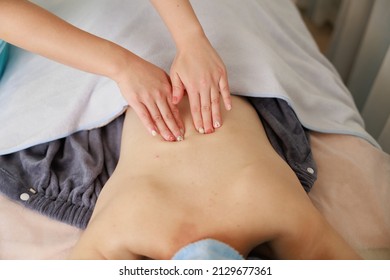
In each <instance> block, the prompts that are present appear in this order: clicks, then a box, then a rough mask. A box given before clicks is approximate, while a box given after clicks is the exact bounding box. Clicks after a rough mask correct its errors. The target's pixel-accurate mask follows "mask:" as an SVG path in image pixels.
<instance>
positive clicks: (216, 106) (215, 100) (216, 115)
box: [211, 88, 222, 128]
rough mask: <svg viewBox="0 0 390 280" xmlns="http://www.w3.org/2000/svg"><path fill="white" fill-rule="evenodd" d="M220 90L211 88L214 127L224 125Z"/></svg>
mask: <svg viewBox="0 0 390 280" xmlns="http://www.w3.org/2000/svg"><path fill="white" fill-rule="evenodd" d="M219 97H220V95H219V90H217V89H215V88H212V89H211V113H212V118H213V127H214V128H220V127H221V125H222V117H221V107H220V102H219V100H220V98H219Z"/></svg>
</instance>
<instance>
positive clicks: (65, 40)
mask: <svg viewBox="0 0 390 280" xmlns="http://www.w3.org/2000/svg"><path fill="white" fill-rule="evenodd" d="M0 38H2V39H3V40H5V41H7V42H9V43H11V44H14V45H16V46H18V47H21V48H23V49H26V50H28V51H31V52H34V53H37V54H40V55H42V56H45V57H47V58H49V59H52V60H55V61H57V62H60V63H63V64H66V65H69V66H71V67H74V68H77V69H80V70H83V71H87V72H91V73H95V74H99V75H104V76H108V77H110V78H113V77H114V76H115V75H116V74H117V73H118V72H119V69H120V68H121V63H123V61H124V60H123V57H122V55H123V54H126V55H129V53H130V52H128V51H126V50H125V49H123V48H121V47H120V46H118V45H116V44H114V43H112V42H109V41H107V40H104V39H102V38H99V37H96V36H94V35H92V34H90V33H87V32H85V31H82V30H80V29H78V28H76V27H74V26H73V25H71V24H69V23H67V22H66V21H64V20H62V19H60V18H58V17H57V16H55V15H53V14H51V13H50V12H48V11H46V10H44V9H42V8H40V7H39V6H37V5H35V4H33V3H31V2H29V1H24V0H0Z"/></svg>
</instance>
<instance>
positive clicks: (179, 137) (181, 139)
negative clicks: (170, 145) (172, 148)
mask: <svg viewBox="0 0 390 280" xmlns="http://www.w3.org/2000/svg"><path fill="white" fill-rule="evenodd" d="M183 140H184V138H183V136H177V137H176V141H177V142H181V141H183Z"/></svg>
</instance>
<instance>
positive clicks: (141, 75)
mask: <svg viewBox="0 0 390 280" xmlns="http://www.w3.org/2000/svg"><path fill="white" fill-rule="evenodd" d="M129 55H131V54H130V53H129ZM115 80H116V81H117V83H118V86H119V88H120V90H121V93H122V95H123V96H124V97H125V99H126V100H127V102H128V104H129V105H130V106H131V107H132V108H133V109H134V111H135V112H136V113H137V115H138V117H139V118H140V119H141V121H142V122H143V124H144V126H145V127H146V128H147V129H148V130H149V132H150V133H151V134H152V135H153V136H155V135H157V134H160V135H161V136H162V137H163V138H164V139H165V140H167V141H181V140H183V137H184V125H183V122H182V120H181V118H180V115H179V110H178V108H177V107H176V105H174V104H173V103H172V87H171V83H170V80H169V76H168V75H167V73H165V72H164V71H163V70H162V69H161V68H159V67H157V66H155V65H154V64H152V63H149V62H147V61H145V60H143V59H142V58H140V57H137V56H135V55H131V58H130V59H129V64H128V67H125V69H123V70H122V71H121V73H120V75H119V76H118V77H116V79H115Z"/></svg>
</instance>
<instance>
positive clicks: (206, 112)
mask: <svg viewBox="0 0 390 280" xmlns="http://www.w3.org/2000/svg"><path fill="white" fill-rule="evenodd" d="M210 95H211V92H210V90H207V91H204V92H203V93H202V94H201V95H200V104H201V114H202V120H203V128H204V131H205V133H212V132H214V127H213V120H212V117H211V98H210Z"/></svg>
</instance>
